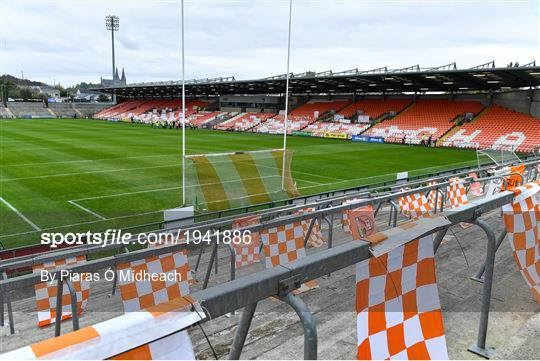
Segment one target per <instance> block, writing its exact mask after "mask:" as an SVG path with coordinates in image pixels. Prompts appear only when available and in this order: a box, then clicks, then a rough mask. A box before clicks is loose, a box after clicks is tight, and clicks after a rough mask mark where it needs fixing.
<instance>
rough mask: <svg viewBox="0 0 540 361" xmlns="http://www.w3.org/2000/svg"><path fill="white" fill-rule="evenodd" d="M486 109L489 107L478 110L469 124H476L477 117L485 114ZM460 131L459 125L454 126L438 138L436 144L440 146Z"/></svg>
mask: <svg viewBox="0 0 540 361" xmlns="http://www.w3.org/2000/svg"><path fill="white" fill-rule="evenodd" d="M488 109H489V107H484V108H483V109H482V110H480V111H479V112H478V114H476V115H475V116H474V118H473V119H472V120H471V121H470V122H469V124H474V122H476V121H477V120H478V118H479V117H481V116H482V115H483V114H485V113H486V112H487V110H488ZM460 129H461V126H460V125H455V126H454V127H452V128H451V129H450V130H449V131H448V132H446V133H445V134H444V135H443V136H442V137H441V138H439V141H438V143H440V144H442V143H443V142H445V141H446V140H448V139H449V138H451V137H452V136H453V135H454V134H456V132H457V131H459V130H460Z"/></svg>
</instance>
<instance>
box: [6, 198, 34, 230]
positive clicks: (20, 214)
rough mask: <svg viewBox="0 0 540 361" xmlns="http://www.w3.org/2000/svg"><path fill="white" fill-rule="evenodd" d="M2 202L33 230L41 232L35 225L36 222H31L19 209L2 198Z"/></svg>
mask: <svg viewBox="0 0 540 361" xmlns="http://www.w3.org/2000/svg"><path fill="white" fill-rule="evenodd" d="M0 202H2V203H4V204H5V205H6V206H7V207H8V208H9V209H11V210H12V211H13V212H15V213H16V214H17V215H18V216H19V218H21V219H22V220H23V221H25V222H26V223H28V224H29V225H30V226H31V227H32V228H34V229H35V230H36V231H41V228H39V227H38V226H36V225H35V223H34V222H32V221H31V220H29V219H28V218H26V216H25V215H24V214H22V213H21V212H19V211H18V210H17V208H15V207H13V206H12V205H11V204H9V203H8V201H6V200H5V199H4V198H2V197H0Z"/></svg>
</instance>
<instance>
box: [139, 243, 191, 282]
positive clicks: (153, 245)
mask: <svg viewBox="0 0 540 361" xmlns="http://www.w3.org/2000/svg"><path fill="white" fill-rule="evenodd" d="M184 243H186V236H185V233H180V236H179V237H174V236H172V235H170V234H167V235H165V236H163V237H161V239H159V240H158V241H157V242H154V243H148V248H159V247H163V246H170V245H173V244H184ZM182 252H183V253H184V254H185V255H186V259H187V256H188V250H187V249H184V250H183V251H182ZM187 279H188V282H189V284H190V285H194V284H196V283H197V280H195V278H194V277H193V272H192V271H191V269H189V272H188V274H187Z"/></svg>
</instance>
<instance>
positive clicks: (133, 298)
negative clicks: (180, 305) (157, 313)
mask: <svg viewBox="0 0 540 361" xmlns="http://www.w3.org/2000/svg"><path fill="white" fill-rule="evenodd" d="M116 273H117V279H118V285H119V288H120V294H121V296H122V301H123V303H124V311H125V312H135V311H139V310H142V309H145V308H148V307H152V306H155V305H159V304H161V303H166V302H169V301H171V300H173V299H175V298H178V297H181V296H185V295H187V294H188V293H189V263H188V259H187V252H186V251H185V250H184V251H173V252H170V253H164V254H160V255H159V256H152V257H148V258H145V259H142V260H137V261H132V262H127V263H121V264H119V265H118V267H117V272H116Z"/></svg>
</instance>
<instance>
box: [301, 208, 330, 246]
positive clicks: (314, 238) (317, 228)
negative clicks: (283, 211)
mask: <svg viewBox="0 0 540 361" xmlns="http://www.w3.org/2000/svg"><path fill="white" fill-rule="evenodd" d="M314 211H315V208H313V207H308V208H304V209H301V210H299V211H297V212H295V213H294V214H306V213H311V212H314ZM300 223H302V230H303V232H304V236H305V235H306V234H307V233H308V230H309V225H310V224H311V219H308V220H304V221H302V222H300ZM323 244H324V238H323V236H322V232H321V225H320V223H319V220H318V219H316V220H315V223H313V227H311V233H310V235H309V238H308V240H307V243H306V246H307V247H315V248H318V247H321V246H322V245H323Z"/></svg>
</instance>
